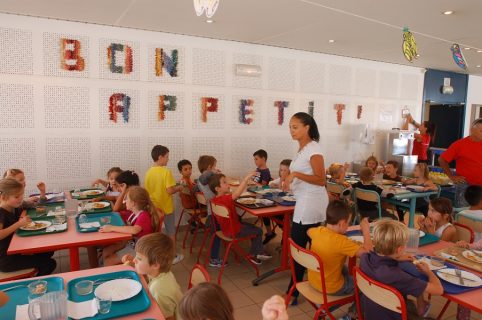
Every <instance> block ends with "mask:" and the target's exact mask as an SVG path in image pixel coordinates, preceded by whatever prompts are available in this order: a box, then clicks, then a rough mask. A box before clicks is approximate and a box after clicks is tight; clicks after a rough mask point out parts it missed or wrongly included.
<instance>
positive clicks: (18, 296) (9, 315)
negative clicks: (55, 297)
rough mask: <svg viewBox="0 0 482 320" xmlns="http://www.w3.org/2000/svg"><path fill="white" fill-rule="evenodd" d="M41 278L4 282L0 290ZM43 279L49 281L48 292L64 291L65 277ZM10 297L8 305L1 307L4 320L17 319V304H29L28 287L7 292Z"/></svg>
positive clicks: (0, 313)
mask: <svg viewBox="0 0 482 320" xmlns="http://www.w3.org/2000/svg"><path fill="white" fill-rule="evenodd" d="M37 280H40V279H37V278H35V279H29V280H24V281H18V282H13V283H12V282H10V283H2V284H0V290H2V289H6V288H10V287H13V286H16V285H19V284H25V285H28V284H29V283H31V282H34V281H37ZM41 280H45V281H47V292H53V291H63V290H64V279H62V278H60V277H48V278H42V279H41ZM5 293H6V294H7V295H8V296H9V297H10V300H9V301H8V302H7V304H6V305H4V306H3V307H0V315H1V317H0V318H1V319H2V320H15V313H16V311H17V306H18V305H22V304H28V288H27V287H26V286H25V287H21V288H16V289H12V290H10V291H7V292H5Z"/></svg>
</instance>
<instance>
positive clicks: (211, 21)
mask: <svg viewBox="0 0 482 320" xmlns="http://www.w3.org/2000/svg"><path fill="white" fill-rule="evenodd" d="M206 22H207V23H213V22H214V20H213V19H207V20H206Z"/></svg>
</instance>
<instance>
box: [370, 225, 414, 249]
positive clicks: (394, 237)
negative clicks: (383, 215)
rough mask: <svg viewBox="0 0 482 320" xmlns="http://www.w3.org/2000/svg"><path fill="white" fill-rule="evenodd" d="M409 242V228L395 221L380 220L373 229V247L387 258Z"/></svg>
mask: <svg viewBox="0 0 482 320" xmlns="http://www.w3.org/2000/svg"><path fill="white" fill-rule="evenodd" d="M407 242H408V228H407V226H406V225H404V224H403V223H401V222H399V221H395V220H389V219H384V220H379V221H378V222H376V223H375V227H374V229H373V246H374V250H375V252H376V253H378V254H382V255H385V256H389V255H392V254H394V253H396V252H397V249H398V248H399V247H403V246H405V245H406V244H407Z"/></svg>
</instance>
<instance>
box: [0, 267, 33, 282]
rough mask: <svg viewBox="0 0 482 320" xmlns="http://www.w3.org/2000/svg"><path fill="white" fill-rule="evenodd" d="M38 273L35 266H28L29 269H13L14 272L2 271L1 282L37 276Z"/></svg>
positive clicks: (0, 274) (0, 272) (0, 273)
mask: <svg viewBox="0 0 482 320" xmlns="http://www.w3.org/2000/svg"><path fill="white" fill-rule="evenodd" d="M36 274H37V269H35V268H27V269H22V270H17V271H12V272H2V271H0V282H6V281H12V280H18V279H25V278H30V277H33V276H35V275H36Z"/></svg>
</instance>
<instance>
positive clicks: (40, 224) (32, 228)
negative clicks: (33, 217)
mask: <svg viewBox="0 0 482 320" xmlns="http://www.w3.org/2000/svg"><path fill="white" fill-rule="evenodd" d="M33 224H36V225H37V227H35V226H33ZM51 225H52V222H50V221H43V220H42V221H40V220H38V221H32V222H30V223H29V224H27V225H25V226H23V227H20V228H19V229H20V230H25V231H36V230H42V229H45V228H48V227H50V226H51Z"/></svg>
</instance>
